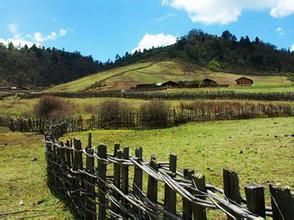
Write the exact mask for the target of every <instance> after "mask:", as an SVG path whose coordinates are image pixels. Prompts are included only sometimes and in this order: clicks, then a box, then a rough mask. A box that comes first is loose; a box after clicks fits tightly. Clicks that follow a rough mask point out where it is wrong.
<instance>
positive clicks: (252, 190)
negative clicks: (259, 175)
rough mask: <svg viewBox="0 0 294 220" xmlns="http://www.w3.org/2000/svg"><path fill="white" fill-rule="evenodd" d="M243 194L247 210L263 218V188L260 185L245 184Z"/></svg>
mask: <svg viewBox="0 0 294 220" xmlns="http://www.w3.org/2000/svg"><path fill="white" fill-rule="evenodd" d="M245 195H246V201H247V207H248V210H249V211H251V212H252V213H254V214H256V215H258V216H260V217H264V218H265V202H264V188H263V186H261V185H255V184H251V185H248V186H245Z"/></svg>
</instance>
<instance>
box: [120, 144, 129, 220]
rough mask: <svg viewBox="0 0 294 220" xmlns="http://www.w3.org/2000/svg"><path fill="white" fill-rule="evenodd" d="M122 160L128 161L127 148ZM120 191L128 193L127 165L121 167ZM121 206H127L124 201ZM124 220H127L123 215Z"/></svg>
mask: <svg viewBox="0 0 294 220" xmlns="http://www.w3.org/2000/svg"><path fill="white" fill-rule="evenodd" d="M122 156H123V159H125V160H128V159H129V148H128V147H125V148H124V149H123V155H122ZM121 189H122V192H123V193H124V194H125V195H127V194H128V193H129V166H128V165H122V168H121ZM122 204H123V205H124V206H127V204H128V203H127V201H126V200H125V199H123V200H122ZM123 216H124V219H127V217H128V216H127V215H125V214H124V215H123Z"/></svg>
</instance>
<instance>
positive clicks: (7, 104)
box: [0, 90, 294, 117]
mask: <svg viewBox="0 0 294 220" xmlns="http://www.w3.org/2000/svg"><path fill="white" fill-rule="evenodd" d="M170 92H172V91H170ZM173 92H181V90H174V91H173ZM61 99H63V100H64V101H65V102H70V103H72V112H71V114H72V116H80V115H82V116H83V117H88V116H89V115H91V114H95V112H96V111H97V107H98V106H99V104H100V103H102V102H104V101H106V100H118V101H121V102H124V103H126V104H128V106H129V107H131V108H133V109H139V108H140V105H141V104H142V103H146V102H149V101H147V100H141V99H124V98H108V97H106V98H61ZM38 101H39V98H33V99H19V98H16V97H15V96H11V97H8V98H5V99H2V100H0V115H14V116H33V115H34V113H33V112H34V106H35V105H36V104H37V103H38ZM162 101H163V102H166V103H168V105H169V106H171V107H172V108H177V107H178V106H179V105H180V103H193V102H204V103H211V102H239V103H262V104H267V103H269V102H268V101H254V100H162ZM270 103H271V104H272V105H280V104H285V105H286V104H287V105H293V106H294V102H287V101H272V102H270Z"/></svg>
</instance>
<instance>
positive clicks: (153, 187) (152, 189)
mask: <svg viewBox="0 0 294 220" xmlns="http://www.w3.org/2000/svg"><path fill="white" fill-rule="evenodd" d="M149 166H150V167H151V168H152V169H153V170H154V171H158V166H157V162H156V157H155V156H154V155H153V156H151V160H150V162H149ZM157 197H158V181H157V179H155V178H153V177H152V176H149V177H148V188H147V198H148V199H149V200H150V201H151V202H153V203H157Z"/></svg>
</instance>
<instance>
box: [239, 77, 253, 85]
mask: <svg viewBox="0 0 294 220" xmlns="http://www.w3.org/2000/svg"><path fill="white" fill-rule="evenodd" d="M236 83H237V85H240V86H252V84H253V80H252V79H249V78H247V77H244V76H243V77H241V78H239V79H236Z"/></svg>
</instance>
